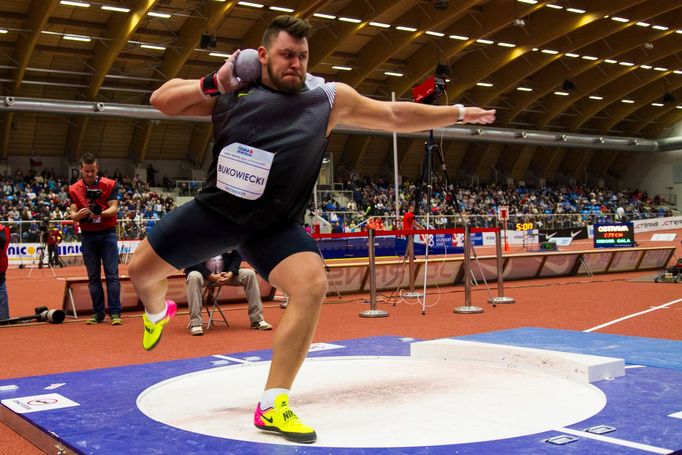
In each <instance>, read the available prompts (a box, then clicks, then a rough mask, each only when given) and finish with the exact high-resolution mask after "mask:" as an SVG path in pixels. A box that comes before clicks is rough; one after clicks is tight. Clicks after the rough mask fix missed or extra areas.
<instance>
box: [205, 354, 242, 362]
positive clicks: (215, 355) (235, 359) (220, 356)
mask: <svg viewBox="0 0 682 455" xmlns="http://www.w3.org/2000/svg"><path fill="white" fill-rule="evenodd" d="M211 357H217V358H219V359H224V360H231V361H232V362H237V363H251V362H250V361H248V360H244V359H238V358H236V357H230V356H226V355H220V354H213V355H212V356H211Z"/></svg>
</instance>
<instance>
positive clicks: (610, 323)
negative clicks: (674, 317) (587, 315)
mask: <svg viewBox="0 0 682 455" xmlns="http://www.w3.org/2000/svg"><path fill="white" fill-rule="evenodd" d="M678 302H682V299H677V300H673V301H672V302H668V303H664V304H663V305H659V306H655V307H651V308H649V309H648V310H644V311H640V312H639V313H633V314H630V315H628V316H623V317H622V318H618V319H614V320H613V321H609V322H607V323H605V324H601V325H598V326H596V327H592V328H591V329H587V330H583V332H594V331H595V330H599V329H603V328H604V327H608V326H610V325H613V324H617V323H619V322H621V321H624V320H626V319H630V318H634V317H636V316H640V315H642V314H646V313H651V312H652V311H656V310H661V309H663V308H668V307H669V306H671V305H674V304H676V303H678Z"/></svg>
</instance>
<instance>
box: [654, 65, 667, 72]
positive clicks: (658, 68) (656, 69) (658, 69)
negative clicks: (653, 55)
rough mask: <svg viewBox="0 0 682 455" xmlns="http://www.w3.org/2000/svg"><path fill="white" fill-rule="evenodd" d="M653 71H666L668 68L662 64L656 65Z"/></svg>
mask: <svg viewBox="0 0 682 455" xmlns="http://www.w3.org/2000/svg"><path fill="white" fill-rule="evenodd" d="M654 71H668V68H663V67H662V66H657V67H656V68H654Z"/></svg>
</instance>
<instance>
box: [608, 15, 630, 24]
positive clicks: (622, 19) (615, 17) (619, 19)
mask: <svg viewBox="0 0 682 455" xmlns="http://www.w3.org/2000/svg"><path fill="white" fill-rule="evenodd" d="M611 20H612V21H616V22H623V23H625V22H630V19H625V18H624V17H618V16H613V17H612V18H611Z"/></svg>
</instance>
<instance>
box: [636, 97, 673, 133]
mask: <svg viewBox="0 0 682 455" xmlns="http://www.w3.org/2000/svg"><path fill="white" fill-rule="evenodd" d="M673 95H675V97H681V98H678V99H682V90H680V91H677V92H673ZM660 110H661V111H663V112H662V113H660V114H659V115H658V116H656V117H655V118H654V119H651V120H649V123H648V124H646V125H644V124H643V123H642V124H638V125H636V126H634V127H632V128H630V131H638V132H639V131H643V132H644V133H646V136H647V137H654V138H659V137H661V135H662V134H663V131H664V130H665V129H666V128H670V127H672V126H674V125H677V124H678V123H679V122H680V121H682V109H677V108H676V106H669V107H667V108H661V109H660ZM654 120H655V121H654Z"/></svg>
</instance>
